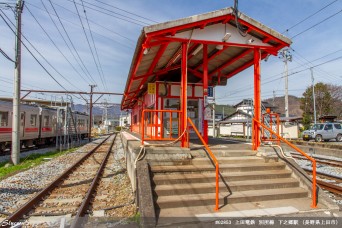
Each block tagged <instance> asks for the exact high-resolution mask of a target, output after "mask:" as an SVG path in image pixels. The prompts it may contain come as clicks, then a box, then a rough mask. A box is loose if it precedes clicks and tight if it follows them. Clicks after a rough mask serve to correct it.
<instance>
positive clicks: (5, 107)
mask: <svg viewBox="0 0 342 228" xmlns="http://www.w3.org/2000/svg"><path fill="white" fill-rule="evenodd" d="M12 109H13V106H12V102H8V101H1V100H0V153H1V152H2V151H4V150H5V149H6V148H9V147H10V146H11V141H12V115H13V112H12ZM58 112H59V113H58ZM20 113H21V114H20V143H21V146H25V147H27V146H30V145H43V144H51V143H55V142H56V138H57V136H59V137H60V138H62V137H63V136H64V135H66V134H68V133H67V131H68V129H66V128H67V127H66V125H65V122H66V121H67V120H66V118H65V115H66V112H65V109H64V110H63V109H59V108H50V107H43V106H38V105H27V104H22V105H21V106H20ZM71 116H72V117H73V120H72V121H70V122H71V123H72V125H73V124H75V125H76V131H75V129H73V131H74V132H77V135H78V136H80V138H82V139H83V138H86V137H88V126H89V116H88V115H87V114H84V113H80V112H73V113H72V115H71ZM57 118H59V119H57ZM71 127H72V128H74V127H73V126H70V127H69V128H71Z"/></svg>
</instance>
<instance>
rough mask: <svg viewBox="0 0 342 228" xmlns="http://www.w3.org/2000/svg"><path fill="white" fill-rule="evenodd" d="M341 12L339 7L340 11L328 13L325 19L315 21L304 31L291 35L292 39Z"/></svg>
mask: <svg viewBox="0 0 342 228" xmlns="http://www.w3.org/2000/svg"><path fill="white" fill-rule="evenodd" d="M341 12H342V9H341V10H340V11H338V12H336V13H334V14H332V15H330V16H329V17H327V18H325V19H323V20H321V21H319V22H318V23H316V24H314V25H312V26H310V27H309V28H307V29H305V30H304V31H302V32H300V33H297V34H296V35H294V36H292V37H291V39H293V38H295V37H297V36H299V35H301V34H303V33H305V32H307V31H309V30H310V29H312V28H314V27H316V26H317V25H320V24H322V23H323V22H325V21H327V20H329V19H331V18H332V17H334V16H336V15H337V14H339V13H341Z"/></svg>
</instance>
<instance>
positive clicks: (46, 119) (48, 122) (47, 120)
mask: <svg viewBox="0 0 342 228" xmlns="http://www.w3.org/2000/svg"><path fill="white" fill-rule="evenodd" d="M49 124H50V118H49V116H44V118H43V126H44V127H46V126H49Z"/></svg>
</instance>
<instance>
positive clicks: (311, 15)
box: [282, 0, 338, 33]
mask: <svg viewBox="0 0 342 228" xmlns="http://www.w3.org/2000/svg"><path fill="white" fill-rule="evenodd" d="M337 1H338V0H334V1H332V2H330V3H329V4H328V5H325V6H324V7H323V8H321V9H319V10H317V11H316V12H314V13H313V14H310V15H309V16H307V17H306V18H304V19H303V20H301V21H299V22H297V23H296V24H294V25H292V26H291V27H290V28H288V29H286V30H285V31H284V32H282V33H285V32H288V31H289V30H290V29H293V28H294V27H296V26H297V25H300V24H301V23H303V22H304V21H306V20H308V19H309V18H311V17H313V16H315V15H316V14H318V13H319V12H321V11H322V10H324V9H326V8H327V7H329V6H331V5H332V4H334V3H335V2H337Z"/></svg>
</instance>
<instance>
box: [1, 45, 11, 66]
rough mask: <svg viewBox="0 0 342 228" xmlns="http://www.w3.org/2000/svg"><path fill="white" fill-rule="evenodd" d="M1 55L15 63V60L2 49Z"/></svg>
mask: <svg viewBox="0 0 342 228" xmlns="http://www.w3.org/2000/svg"><path fill="white" fill-rule="evenodd" d="M0 53H1V54H2V55H3V56H4V57H5V58H6V59H8V60H9V61H11V62H13V63H14V60H13V59H11V58H10V57H9V56H8V55H7V54H6V53H5V52H4V51H3V50H2V49H1V48H0Z"/></svg>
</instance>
